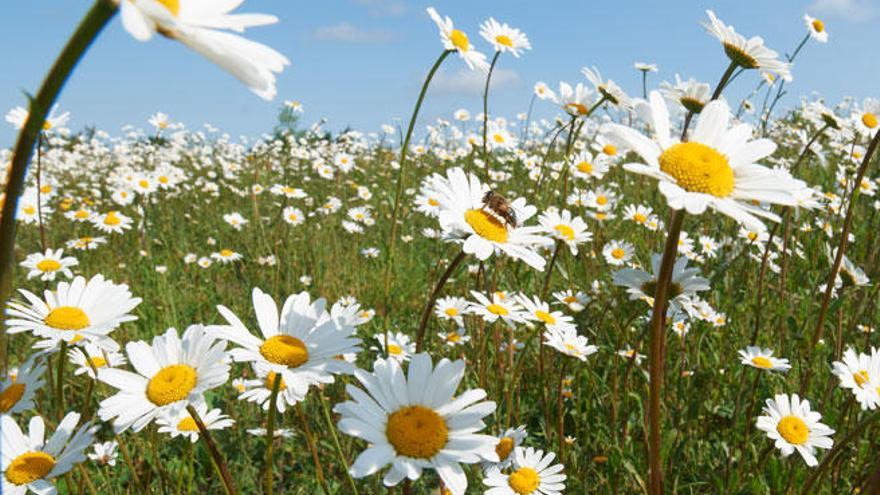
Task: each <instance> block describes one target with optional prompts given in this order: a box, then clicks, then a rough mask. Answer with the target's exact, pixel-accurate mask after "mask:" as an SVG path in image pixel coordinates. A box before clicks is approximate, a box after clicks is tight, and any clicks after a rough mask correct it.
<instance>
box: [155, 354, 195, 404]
mask: <svg viewBox="0 0 880 495" xmlns="http://www.w3.org/2000/svg"><path fill="white" fill-rule="evenodd" d="M196 378H197V377H196V370H195V369H193V367H192V366H189V365H186V364H172V365H170V366H166V367H164V368H162V369H161V370H159V372H158V373H156V374H155V375H153V378H150V381H149V382H148V383H147V399H149V400H150V402H152V403H153V404H155V405H157V406H167V405H168V404H172V403H174V402H177V401H180V400H183V399H186V396H187V395H189V393H190V391H192V389H193V388H195V386H196Z"/></svg>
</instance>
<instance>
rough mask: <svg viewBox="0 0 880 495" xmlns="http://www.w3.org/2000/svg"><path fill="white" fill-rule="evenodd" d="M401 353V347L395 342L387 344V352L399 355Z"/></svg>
mask: <svg viewBox="0 0 880 495" xmlns="http://www.w3.org/2000/svg"><path fill="white" fill-rule="evenodd" d="M402 353H403V349H402V348H401V347H400V346H399V345H397V344H388V354H393V355H395V356H399V355H400V354H402Z"/></svg>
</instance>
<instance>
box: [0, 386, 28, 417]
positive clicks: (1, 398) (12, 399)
mask: <svg viewBox="0 0 880 495" xmlns="http://www.w3.org/2000/svg"><path fill="white" fill-rule="evenodd" d="M24 390H25V387H24V384H23V383H13V384H12V385H10V386H9V387H7V388H6V389H4V390H3V391H2V392H0V412H3V413H5V412H6V411H8V410H10V409H12V408H13V406H15V405H16V404H18V401H20V400H21V398H22V396H24Z"/></svg>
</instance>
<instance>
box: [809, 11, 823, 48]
mask: <svg viewBox="0 0 880 495" xmlns="http://www.w3.org/2000/svg"><path fill="white" fill-rule="evenodd" d="M804 24H806V26H807V30H808V31H809V33H810V37H811V38H813V39H814V40H816V41H818V42H819V43H828V31H826V30H825V23H824V22H822V21H820V20H819V19H816V18H815V17H810V16H809V15H807V14H804Z"/></svg>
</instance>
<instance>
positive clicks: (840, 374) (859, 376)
mask: <svg viewBox="0 0 880 495" xmlns="http://www.w3.org/2000/svg"><path fill="white" fill-rule="evenodd" d="M833 366H834V369H833V370H832V373H834V375H836V376H837V378H838V379H839V380H840V386H841V387H842V388H845V389H850V390H851V391H852V393H853V395H855V397H856V400H857V401H858V402H859V404H860V405H861V406H862V409H876V408H877V407H878V406H880V350H878V349H872V352H871V354H870V355H869V354H865V353H863V352H859V353H856V351H855V350H853V349H846V351H844V353H843V360H842V361H835V362H834V365H833Z"/></svg>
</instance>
